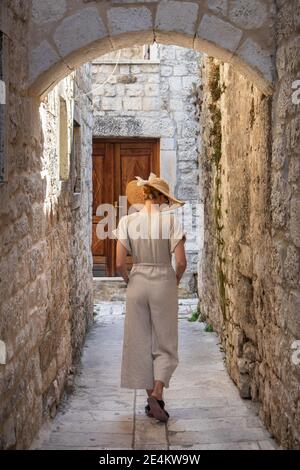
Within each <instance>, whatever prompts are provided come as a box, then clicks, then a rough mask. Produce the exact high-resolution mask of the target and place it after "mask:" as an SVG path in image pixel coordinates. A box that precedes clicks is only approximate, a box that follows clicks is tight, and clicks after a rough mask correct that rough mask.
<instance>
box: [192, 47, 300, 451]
mask: <svg viewBox="0 0 300 470" xmlns="http://www.w3.org/2000/svg"><path fill="white" fill-rule="evenodd" d="M289 50H292V48H291V49H289ZM298 65H299V64H298ZM298 70H299V69H298ZM202 73H203V83H204V89H203V94H202V93H201V94H200V95H201V96H200V98H199V100H200V101H202V100H203V103H202V121H203V122H206V124H207V125H206V126H205V127H203V129H202V136H203V150H202V152H201V156H200V161H201V167H202V169H203V179H202V183H203V185H204V203H205V216H204V217H205V224H204V227H205V235H204V250H203V257H202V259H201V260H200V272H199V296H200V311H201V317H202V318H204V319H206V320H207V321H208V322H210V323H211V324H212V325H213V327H214V329H215V330H217V331H218V333H219V334H220V336H221V340H222V344H223V348H224V351H225V356H226V365H227V368H228V371H229V374H230V376H231V377H232V379H233V380H234V382H235V383H236V384H237V386H238V389H239V391H240V394H241V396H242V397H243V398H251V399H252V400H254V401H256V402H259V404H260V416H261V417H262V419H263V420H264V422H265V424H266V425H267V427H268V429H269V430H270V431H271V432H272V433H273V434H274V435H275V437H276V438H277V440H278V441H279V442H280V443H281V444H282V445H283V446H284V447H288V448H299V447H300V439H299V419H298V417H297V416H299V397H300V395H299V394H300V384H299V381H300V375H299V364H298V365H297V364H296V363H294V362H293V359H292V357H293V356H292V353H293V350H292V345H293V342H294V341H295V340H297V339H298V340H299V338H300V328H299V325H300V324H299V300H298V304H297V295H298V294H297V292H298V293H299V246H297V237H298V235H296V234H299V218H298V219H297V216H296V213H295V212H296V211H295V210H294V207H295V205H296V204H295V203H296V195H297V192H296V187H297V184H296V183H299V180H297V178H299V171H298V173H297V170H296V166H295V160H293V159H294V158H295V157H296V152H295V149H296V147H297V145H296V140H297V138H298V137H299V116H298V117H297V116H296V113H295V109H294V108H293V107H290V106H289V107H288V109H289V112H291V113H292V116H293V118H292V119H291V120H289V121H288V123H289V122H290V124H288V123H287V121H286V120H285V118H286V113H285V110H286V108H285V106H286V103H283V102H282V100H280V99H279V97H278V96H277V95H276V96H275V98H274V101H273V119H274V120H273V135H274V137H275V139H274V141H273V152H272V140H271V136H272V130H271V118H272V100H271V98H266V97H265V96H264V95H263V94H262V93H261V92H259V91H258V90H257V89H256V87H255V85H253V84H252V83H250V82H249V81H248V80H246V79H245V78H243V77H242V76H240V75H239V74H238V72H236V71H235V70H234V69H233V67H232V66H229V65H228V64H225V65H224V64H221V63H219V62H217V61H216V60H211V59H206V60H205V64H204V69H203V72H202ZM288 83H289V82H288ZM279 94H280V90H279ZM281 117H282V120H281ZM297 120H298V131H297V130H296V129H297V127H296V121H297ZM279 123H280V124H279ZM286 125H288V126H291V127H289V129H287V128H286V130H284V132H282V131H283V129H284V128H285V126H286ZM276 134H277V138H276ZM298 146H299V142H298ZM294 152H295V153H294ZM298 170H299V168H298ZM293 187H294V190H295V199H293V197H291V196H292V188H293ZM298 188H299V185H298ZM298 209H299V205H298ZM290 211H291V212H290ZM298 214H299V212H298ZM293 217H294V218H293ZM298 217H299V215H298ZM297 223H298V228H297V229H296V224H297ZM295 236H296V238H295ZM216 299H217V302H216ZM297 305H298V307H297ZM297 406H298V409H297Z"/></svg>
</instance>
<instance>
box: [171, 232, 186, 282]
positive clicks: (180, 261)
mask: <svg viewBox="0 0 300 470" xmlns="http://www.w3.org/2000/svg"><path fill="white" fill-rule="evenodd" d="M174 253H175V261H176V277H177V285H179V282H180V280H181V278H182V276H183V273H184V271H185V270H186V256H185V248H184V242H183V240H180V242H178V243H177V245H176V247H175V250H174Z"/></svg>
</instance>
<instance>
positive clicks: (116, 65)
mask: <svg viewBox="0 0 300 470" xmlns="http://www.w3.org/2000/svg"><path fill="white" fill-rule="evenodd" d="M121 52H122V51H121V49H120V50H119V54H118V58H117V60H116V64H115V66H114V69H113V71H112V73H111V74H110V75H109V77H107V79H106V80H105V81H104V82H103V83H100V85H97V86H96V87H95V88H93V89H92V90H90V91H88V92H87V93H82V94H81V95H79V96H77V98H75V99H74V101H78V100H79V99H80V98H82V97H83V96H88V95H90V94H91V93H94V92H95V91H97V90H99V88H101V87H103V86H104V85H105V84H106V83H107V82H108V81H109V80H110V79H111V77H112V76H113V75H114V73H115V71H116V69H117V67H118V65H119V61H120V58H121Z"/></svg>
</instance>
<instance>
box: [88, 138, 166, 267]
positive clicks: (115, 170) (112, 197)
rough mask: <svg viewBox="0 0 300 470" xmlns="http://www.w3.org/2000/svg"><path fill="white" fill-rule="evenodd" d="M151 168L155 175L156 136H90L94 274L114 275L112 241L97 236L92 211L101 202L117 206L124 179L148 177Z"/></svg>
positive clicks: (157, 172)
mask: <svg viewBox="0 0 300 470" xmlns="http://www.w3.org/2000/svg"><path fill="white" fill-rule="evenodd" d="M151 171H152V172H154V173H155V174H157V175H159V140H158V139H100V138H95V139H94V140H93V240H92V253H93V263H94V275H95V276H115V275H116V268H115V259H116V241H115V240H112V239H109V238H106V239H104V240H101V239H99V238H98V236H97V233H96V229H97V224H98V222H99V221H101V217H99V216H97V215H96V210H97V207H98V206H99V205H100V204H103V203H108V204H114V205H115V206H117V205H118V204H119V196H120V195H121V196H125V191H126V185H127V183H128V182H129V181H131V180H133V179H134V177H135V176H141V177H142V178H148V176H149V174H150V172H151ZM118 217H119V211H118ZM118 222H119V220H118V218H117V220H116V223H118ZM129 263H130V260H129Z"/></svg>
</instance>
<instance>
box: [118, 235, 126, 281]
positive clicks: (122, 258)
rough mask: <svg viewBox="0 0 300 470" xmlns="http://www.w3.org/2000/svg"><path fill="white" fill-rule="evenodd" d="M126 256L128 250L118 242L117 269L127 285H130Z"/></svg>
mask: <svg viewBox="0 0 300 470" xmlns="http://www.w3.org/2000/svg"><path fill="white" fill-rule="evenodd" d="M126 255H127V250H126V248H125V246H124V245H123V244H122V243H121V242H120V240H118V241H117V256H116V268H117V271H118V273H119V274H121V276H122V277H123V279H124V281H125V282H126V284H127V283H128V271H127V264H126Z"/></svg>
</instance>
